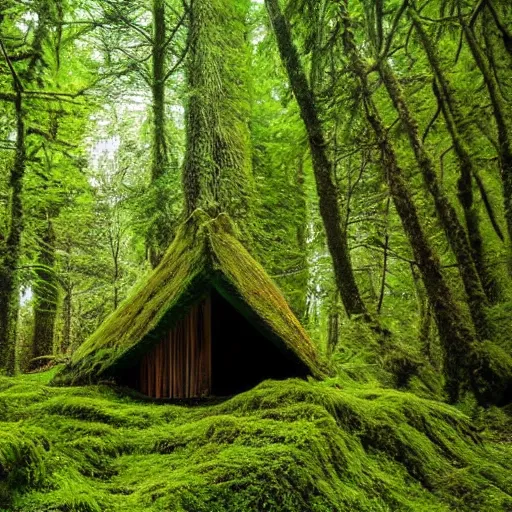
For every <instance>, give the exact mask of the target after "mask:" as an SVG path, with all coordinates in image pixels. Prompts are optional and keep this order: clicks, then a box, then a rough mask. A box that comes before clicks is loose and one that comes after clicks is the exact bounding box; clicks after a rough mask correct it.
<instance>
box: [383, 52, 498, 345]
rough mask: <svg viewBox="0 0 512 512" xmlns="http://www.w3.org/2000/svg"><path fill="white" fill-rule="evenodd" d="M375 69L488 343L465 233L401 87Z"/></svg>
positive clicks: (478, 327)
mask: <svg viewBox="0 0 512 512" xmlns="http://www.w3.org/2000/svg"><path fill="white" fill-rule="evenodd" d="M377 69H378V71H379V76H380V78H381V80H382V82H383V83H384V86H385V87H386V90H387V91H388V94H389V96H390V98H391V101H392V102H393V105H394V107H395V109H396V111H397V112H398V115H399V118H400V120H401V122H402V126H403V127H404V129H405V132H406V133H407V136H408V138H409V143H410V145H411V148H412V149H413V152H414V156H415V158H416V163H417V164H418V167H419V169H420V171H421V173H422V176H423V180H424V181H425V184H426V186H427V189H428V191H429V192H430V194H431V196H432V198H433V199H434V205H435V208H436V212H437V215H438V218H439V220H440V222H441V225H442V226H443V229H444V231H445V233H446V237H447V239H448V242H449V244H450V247H451V248H452V251H453V253H454V255H455V259H456V260H457V264H458V268H459V273H460V275H461V278H462V282H463V284H464V289H465V291H466V296H467V301H468V306H469V311H470V313H471V318H472V320H473V324H474V326H475V331H476V333H477V336H478V338H479V339H482V340H483V339H489V338H490V328H489V321H488V318H487V310H486V309H487V306H488V302H487V297H486V295H485V292H484V289H483V287H482V283H481V282H480V277H479V275H478V272H477V270H476V266H475V263H474V261H473V258H472V254H471V247H470V245H469V241H468V238H467V235H466V231H465V229H464V227H463V226H462V224H461V223H460V221H459V218H458V216H457V212H456V210H455V208H454V207H453V205H452V204H451V202H450V199H449V198H448V196H447V195H446V193H445V192H444V191H443V189H442V187H441V184H440V183H439V179H438V177H437V172H436V169H435V166H434V162H433V160H432V158H431V156H430V155H429V154H428V152H427V151H426V149H425V147H424V145H423V142H422V140H421V137H420V135H419V127H418V123H417V121H416V119H415V118H414V117H413V114H412V112H411V110H410V108H409V105H408V103H407V100H406V98H405V95H404V91H403V89H402V86H401V85H400V83H399V82H398V79H397V78H396V76H395V74H394V73H393V71H392V70H391V68H390V66H389V64H388V63H387V62H386V61H385V60H384V59H379V64H378V65H377ZM382 133H384V132H382ZM470 186H471V182H470Z"/></svg>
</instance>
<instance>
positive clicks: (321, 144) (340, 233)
mask: <svg viewBox="0 0 512 512" xmlns="http://www.w3.org/2000/svg"><path fill="white" fill-rule="evenodd" d="M265 5H266V7H267V11H268V13H269V17H270V21H271V23H272V27H273V29H274V34H275V36H276V40H277V45H278V48H279V53H280V55H281V60H282V62H283V65H284V67H285V68H286V71H287V74H288V79H289V81H290V85H291V88H292V90H293V93H294V95H295V98H296V99H297V103H298V104H299V108H300V113H301V117H302V120H303V122H304V125H305V127H306V131H307V134H308V141H309V147H310V151H311V156H312V159H313V171H314V174H315V181H316V187H317V193H318V200H319V206H320V215H321V216H322V220H323V224H324V228H325V233H326V236H327V245H328V248H329V252H330V254H331V258H332V262H333V267H334V273H335V276H336V284H337V287H338V289H339V292H340V296H341V300H342V302H343V305H344V307H345V311H346V312H347V314H348V315H349V316H353V315H358V316H362V317H364V318H365V319H367V320H368V321H370V322H372V323H373V322H374V320H373V319H372V318H371V316H370V314H369V312H368V309H367V308H366V305H365V304H364V302H363V299H362V298H361V295H360V292H359V289H358V286H357V283H356V280H355V276H354V270H353V267H352V262H351V260H350V250H349V246H348V241H347V233H346V229H344V227H343V224H342V217H341V212H340V205H339V202H338V189H337V186H336V183H335V180H334V175H333V162H332V160H331V159H330V157H329V155H328V150H327V141H326V138H325V134H324V129H323V127H322V123H321V120H320V116H319V113H318V109H317V107H316V104H315V98H314V94H313V92H312V91H311V88H310V85H309V83H308V80H307V78H306V74H305V71H304V69H303V67H302V65H301V62H300V58H299V54H298V52H297V49H296V47H295V45H294V43H293V40H292V36H291V29H290V26H289V23H288V21H287V20H286V18H285V17H284V15H283V13H282V12H281V8H280V6H279V2H278V0H265Z"/></svg>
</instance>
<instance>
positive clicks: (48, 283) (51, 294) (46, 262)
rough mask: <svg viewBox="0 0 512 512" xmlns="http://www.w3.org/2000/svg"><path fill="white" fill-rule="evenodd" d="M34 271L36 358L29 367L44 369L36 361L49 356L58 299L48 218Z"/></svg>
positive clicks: (53, 252) (34, 354) (51, 228)
mask: <svg viewBox="0 0 512 512" xmlns="http://www.w3.org/2000/svg"><path fill="white" fill-rule="evenodd" d="M39 246H40V248H39V257H38V268H37V270H36V276H37V279H36V282H35V285H34V300H35V303H34V336H33V342H32V351H33V352H32V357H33V359H36V360H35V361H34V362H33V364H32V367H33V368H37V367H40V366H44V365H45V364H46V363H47V361H45V360H44V359H37V358H41V357H44V356H52V355H53V353H54V351H53V341H54V337H55V321H56V318H57V304H58V299H59V284H58V282H57V279H56V276H55V268H54V266H55V256H56V248H55V231H54V229H53V223H52V221H51V219H50V218H48V220H47V222H46V227H45V229H44V231H43V233H42V234H41V240H40V244H39Z"/></svg>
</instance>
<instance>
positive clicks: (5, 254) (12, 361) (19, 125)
mask: <svg viewBox="0 0 512 512" xmlns="http://www.w3.org/2000/svg"><path fill="white" fill-rule="evenodd" d="M5 55H6V54H5ZM12 73H13V80H14V85H15V89H16V100H15V103H14V107H15V112H16V152H15V156H14V163H13V166H12V168H11V172H10V178H9V186H10V190H11V197H10V208H9V211H10V225H9V232H8V234H7V238H6V241H5V245H4V246H3V247H1V248H0V251H1V252H0V366H1V367H3V368H4V370H5V372H6V373H7V374H8V375H14V373H16V332H17V329H16V327H17V321H18V310H19V283H18V275H17V270H18V265H19V260H20V254H21V235H22V233H23V226H24V217H23V202H22V193H23V178H24V175H25V168H26V146H25V121H24V112H23V101H22V91H23V88H22V86H21V83H20V82H19V79H18V77H17V75H16V74H15V72H14V70H12Z"/></svg>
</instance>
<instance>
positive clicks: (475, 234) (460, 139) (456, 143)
mask: <svg viewBox="0 0 512 512" xmlns="http://www.w3.org/2000/svg"><path fill="white" fill-rule="evenodd" d="M408 14H409V17H410V18H411V20H412V23H413V26H414V29H415V31H416V33H417V35H418V40H419V42H420V44H421V46H422V47H423V49H424V51H425V54H426V56H427V59H428V61H429V64H430V67H431V69H432V72H433V74H434V78H435V92H436V96H437V100H438V103H439V105H440V107H441V111H442V113H443V117H444V119H445V122H446V127H447V130H448V132H449V134H450V137H451V139H452V143H453V148H454V151H455V154H456V155H457V159H458V161H459V171H460V177H459V181H458V189H459V193H458V197H459V202H460V204H461V206H462V209H463V211H464V218H465V222H466V228H467V233H468V236H469V242H470V245H471V251H472V256H473V261H474V262H475V266H476V270H477V272H478V275H479V276H480V280H481V282H482V285H483V287H484V290H485V293H486V296H487V298H488V300H489V301H491V302H493V303H495V302H497V301H498V300H499V298H500V290H499V285H498V283H497V281H496V278H495V276H494V275H493V274H492V272H491V270H490V269H489V267H488V265H487V262H486V261H485V256H484V242H483V237H482V233H481V230H480V219H479V215H478V212H477V210H476V207H475V204H474V200H473V176H476V174H477V171H476V168H475V165H474V163H473V159H472V157H471V154H470V152H469V148H468V146H467V144H466V141H465V139H464V132H465V129H464V124H463V122H464V121H463V116H462V113H461V112H460V109H459V106H458V103H457V100H456V98H455V94H454V91H453V88H452V86H451V84H450V82H449V80H448V77H447V76H446V73H445V71H444V70H443V68H442V66H441V62H440V59H439V55H438V54H437V51H436V48H435V46H434V44H433V42H432V40H431V39H430V37H429V35H428V34H427V31H426V30H425V28H424V26H423V24H422V22H421V19H420V17H419V15H418V13H417V12H416V11H415V10H414V9H412V8H409V10H408Z"/></svg>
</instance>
